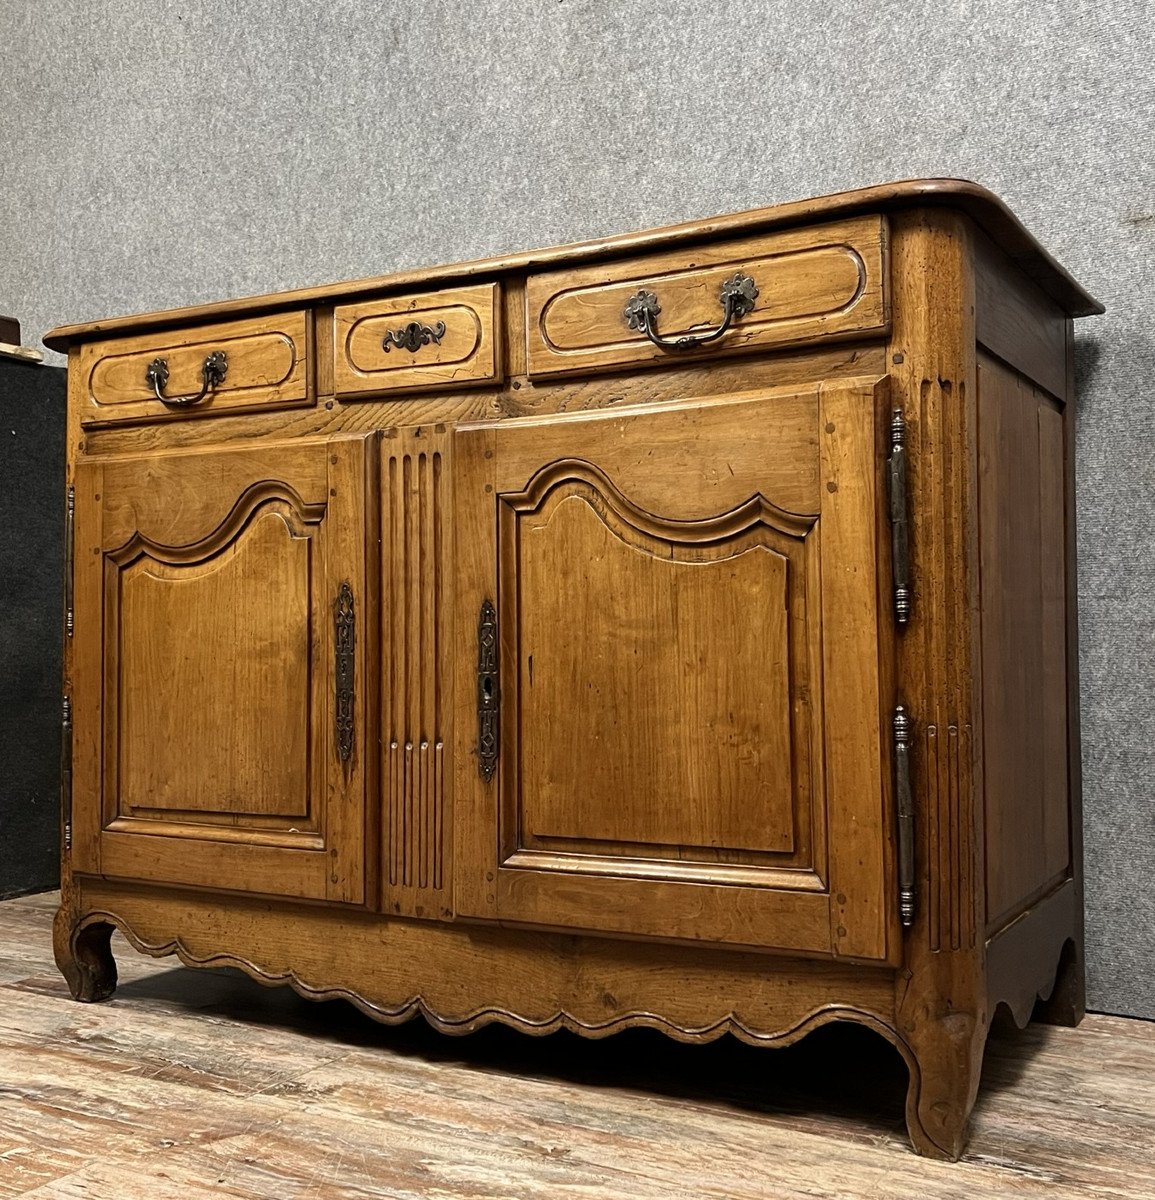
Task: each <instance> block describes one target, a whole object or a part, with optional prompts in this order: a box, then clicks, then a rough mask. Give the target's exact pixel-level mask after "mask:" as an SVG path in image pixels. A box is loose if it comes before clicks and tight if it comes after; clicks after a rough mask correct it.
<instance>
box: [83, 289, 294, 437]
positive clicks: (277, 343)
mask: <svg viewBox="0 0 1155 1200" xmlns="http://www.w3.org/2000/svg"><path fill="white" fill-rule="evenodd" d="M307 320H308V315H307V314H306V313H304V312H295V313H285V314H282V315H280V316H278V317H256V318H250V319H248V320H242V321H230V322H227V323H222V324H219V325H198V326H194V327H192V328H188V329H180V330H174V331H172V332H171V333H149V334H141V335H138V336H136V337H126V338H116V339H111V340H109V341H101V342H89V343H87V344H86V345H84V346H83V347H81V349H80V354H79V360H78V364H77V370H78V371H79V372H80V373H81V376H82V378H83V379H84V380H85V392H86V399H85V401H84V405H83V408H82V409H81V422H82V424H84V425H93V424H108V423H111V422H117V421H149V420H152V421H156V420H160V421H164V420H187V419H188V418H190V417H201V416H208V415H211V414H218V413H226V412H245V411H251V410H253V409H258V408H285V407H288V406H294V405H302V404H310V403H312V398H311V396H310V378H309V371H310V366H311V360H310V358H309V353H308V350H309V346H308V339H307V335H306V322H307ZM217 351H220V352H222V353H223V354H225V355H227V357H228V371H227V374H226V375H225V377H224V379H223V380H222V381H221V382H220V383H219V384H218V385H216V386H215V387H214V388H213V389H212V390H211V391H210V392H209V394H208V395H207V396H206V397H205V398H204V399H203V400H201V401H200V402H199V403H198V404H195V405H192V406H190V407H184V408H172V407H170V406H168V405H166V404H164V403H162V402H161V401H160V400H158V399H157V398H156V395H155V393H154V391H153V388H152V385H151V384H150V383H149V381H148V378H147V371H148V366H149V364H150V363H151V362H152V361H153V359H155V358H163V359H165V361H166V362H167V363H168V368H169V377H168V383H167V384H166V385H165V387H164V389H163V394H164V395H165V396H178V397H179V396H195V395H197V394H198V393H199V392H200V391H201V388H202V384H203V382H204V381H203V377H202V373H201V368H202V366H203V365H204V361H205V358H206V357H207V356H208V355H209V354H213V353H215V352H217Z"/></svg>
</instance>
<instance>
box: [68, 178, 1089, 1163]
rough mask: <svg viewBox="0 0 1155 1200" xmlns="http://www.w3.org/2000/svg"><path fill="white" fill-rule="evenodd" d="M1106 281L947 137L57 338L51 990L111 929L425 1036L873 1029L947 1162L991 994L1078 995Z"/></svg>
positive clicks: (1018, 1014) (1016, 1006)
mask: <svg viewBox="0 0 1155 1200" xmlns="http://www.w3.org/2000/svg"><path fill="white" fill-rule="evenodd" d="M1099 311H1101V309H1100V307H1099V305H1097V304H1096V302H1095V301H1094V300H1093V299H1091V298H1090V297H1089V296H1088V295H1087V294H1086V293H1085V292H1083V291H1082V290H1081V289H1080V288H1079V286H1078V285H1077V284H1076V283H1075V282H1074V281H1073V280H1072V279H1071V278H1070V276H1069V275H1067V274H1066V273H1065V272H1064V271H1063V269H1062V268H1061V267H1060V266H1058V265H1057V264H1056V263H1055V262H1054V261H1053V260H1052V259H1051V258H1049V257H1048V256H1047V254H1046V253H1045V252H1044V251H1043V250H1042V249H1041V248H1040V247H1039V245H1038V244H1037V243H1036V242H1035V241H1033V240H1032V239H1031V237H1030V236H1029V235H1028V234H1027V233H1026V231H1025V230H1024V229H1023V228H1022V226H1021V225H1020V224H1019V223H1018V222H1017V221H1016V219H1015V218H1014V217H1013V216H1012V215H1011V214H1010V213H1009V212H1008V210H1007V209H1006V208H1005V207H1004V206H1003V205H1002V204H1001V202H1000V201H998V200H997V199H996V198H995V197H994V196H992V195H991V194H990V193H988V192H986V191H984V190H983V189H981V188H979V187H976V186H975V185H973V184H969V183H964V182H960V181H952V180H924V181H919V182H911V183H903V184H895V185H891V186H886V187H878V188H871V189H867V190H863V191H857V192H849V193H845V194H842V195H838V196H832V197H826V198H823V199H819V200H813V201H808V202H805V203H800V204H788V205H782V206H779V207H775V208H768V209H762V210H757V211H753V212H746V213H741V214H738V215H735V216H728V217H721V218H718V219H715V220H709V221H700V222H696V223H693V224H688V225H682V226H677V227H674V228H670V229H662V230H655V231H651V232H647V233H641V234H633V235H629V236H623V237H617V238H610V239H606V240H603V241H599V242H592V243H588V244H585V245H580V246H570V247H563V248H559V249H552V250H546V251H539V252H536V253H532V254H525V255H519V256H514V257H509V258H504V259H496V260H491V261H486V262H477V263H469V264H464V265H456V266H449V267H441V268H436V269H431V270H425V271H413V272H407V273H404V274H397V275H392V276H387V277H384V278H378V279H368V280H362V281H359V282H356V283H348V284H342V285H337V286H333V287H324V288H315V289H311V290H306V291H298V292H286V293H281V294H277V295H271V296H263V297H259V298H255V299H247V300H240V301H233V302H228V303H222V304H214V305H207V306H202V307H199V308H190V309H184V310H179V311H171V312H162V313H153V314H149V315H146V316H137V317H129V318H121V319H117V320H112V321H104V322H99V323H92V324H87V325H77V326H70V327H66V328H62V329H58V330H55V331H54V332H53V333H51V334H50V335H49V336H48V337H47V338H46V339H45V341H46V342H47V344H48V345H49V346H51V347H52V348H54V349H57V350H66V351H67V352H68V355H69V418H68V446H69V460H68V461H69V466H68V495H67V513H68V531H69V532H68V537H69V540H70V547H71V549H70V552H69V559H68V563H69V583H68V588H67V600H66V606H67V614H66V630H67V636H66V665H65V693H66V697H67V700H66V705H65V712H66V719H65V728H64V766H65V780H66V783H65V794H64V822H65V824H64V828H65V837H64V851H63V863H64V872H65V883H64V890H63V899H62V905H61V908H60V912H59V917H58V920H57V925H56V934H55V941H56V953H57V959H58V962H59V964H60V968H61V970H62V971H63V973H64V975H65V977H66V979H67V980H68V983H69V986H70V988H71V990H72V992H73V994H74V995H75V996H76V997H77V998H78V999H82V1000H101V999H104V998H106V997H107V996H109V995H110V994H111V992H112V991H113V988H114V987H115V983H116V970H115V966H114V963H113V961H112V957H111V954H110V951H109V939H110V935H111V933H112V932H113V930H114V929H119V930H121V931H122V932H123V934H124V936H125V937H126V938H127V939H128V941H129V942H130V943H131V944H132V945H133V946H134V947H135V948H136V949H138V950H140V951H142V952H144V953H146V954H152V955H166V954H174V953H175V954H177V955H179V957H180V959H181V960H182V961H183V962H185V963H187V964H190V965H195V966H219V965H225V964H231V965H234V966H239V967H241V968H243V969H244V970H245V971H247V972H249V973H250V974H252V975H253V976H255V977H257V978H258V979H260V980H262V981H265V982H284V983H288V984H291V985H292V986H293V987H294V988H296V989H297V990H298V991H299V992H300V993H302V994H303V995H306V996H309V997H315V998H321V997H332V996H343V997H346V998H348V999H349V1000H351V1001H352V1002H353V1003H354V1004H356V1005H357V1006H358V1007H359V1008H361V1009H363V1010H364V1011H365V1012H367V1013H369V1014H371V1015H372V1016H374V1017H377V1018H379V1019H380V1020H382V1021H387V1022H399V1021H404V1020H408V1019H409V1018H411V1017H413V1016H415V1015H418V1014H420V1015H422V1016H423V1017H425V1019H426V1020H427V1021H429V1022H430V1023H431V1024H432V1025H433V1026H434V1027H436V1028H437V1029H440V1030H444V1031H445V1032H447V1033H466V1032H469V1031H470V1030H473V1029H476V1028H478V1027H479V1026H481V1025H484V1024H486V1023H487V1022H490V1021H503V1022H506V1023H508V1024H510V1025H512V1026H514V1027H516V1028H518V1029H521V1030H524V1031H525V1032H527V1033H533V1034H544V1033H549V1032H551V1031H553V1030H557V1029H561V1028H566V1029H570V1030H573V1031H575V1032H577V1033H580V1034H582V1035H585V1036H590V1037H601V1036H604V1035H607V1034H610V1033H613V1032H615V1031H617V1030H620V1029H623V1028H625V1027H627V1026H631V1025H645V1026H650V1027H653V1028H656V1029H660V1030H662V1031H664V1032H665V1033H667V1034H669V1035H670V1036H671V1037H675V1038H678V1039H680V1040H684V1041H707V1040H709V1039H712V1038H716V1037H718V1036H720V1035H721V1034H723V1033H727V1032H729V1033H733V1034H734V1035H735V1036H737V1037H739V1038H741V1039H743V1040H744V1041H747V1042H749V1043H751V1044H752V1045H756V1046H779V1045H784V1044H787V1043H789V1042H792V1041H794V1040H795V1039H797V1038H799V1037H801V1036H802V1035H803V1034H805V1033H806V1032H808V1031H809V1030H811V1029H814V1028H815V1027H817V1026H819V1025H823V1024H825V1023H827V1022H830V1021H856V1022H859V1023H861V1024H863V1025H866V1026H868V1027H869V1028H871V1029H873V1030H875V1031H876V1032H877V1033H879V1034H880V1035H881V1036H883V1037H884V1038H886V1039H888V1040H889V1041H890V1042H891V1043H892V1044H893V1045H894V1046H895V1047H896V1048H897V1050H898V1051H899V1053H900V1054H901V1055H902V1057H903V1058H904V1060H905V1061H906V1064H907V1066H908V1068H909V1072H910V1089H909V1098H908V1103H907V1121H908V1126H909V1130H910V1135H911V1138H912V1140H913V1143H914V1146H915V1148H916V1149H917V1150H918V1151H920V1152H921V1153H924V1154H930V1155H934V1156H940V1157H946V1158H954V1157H957V1156H958V1155H959V1153H960V1151H961V1149H962V1146H963V1143H964V1137H965V1129H966V1123H967V1118H968V1115H969V1113H970V1110H971V1107H972V1104H973V1102H974V1099H975V1092H976V1088H977V1086H978V1079H979V1068H980V1064H981V1060H982V1054H983V1047H984V1044H985V1039H986V1034H987V1030H988V1027H989V1024H990V1022H991V1019H992V1016H993V1015H994V1013H995V1010H996V1008H997V1007H998V1006H1000V1005H1003V1006H1005V1007H1006V1008H1007V1009H1008V1010H1009V1011H1010V1013H1011V1014H1012V1015H1013V1016H1014V1018H1015V1019H1016V1020H1017V1021H1018V1022H1019V1023H1020V1024H1022V1023H1025V1022H1026V1021H1027V1020H1028V1019H1029V1018H1030V1016H1031V1015H1032V1012H1035V1014H1036V1015H1037V1016H1041V1017H1042V1018H1043V1019H1048V1020H1053V1021H1060V1022H1064V1023H1074V1022H1076V1021H1078V1020H1079V1018H1080V1016H1081V1014H1082V1011H1083V954H1082V878H1081V846H1080V785H1079V725H1078V687H1077V675H1076V672H1077V663H1078V659H1077V653H1076V639H1077V632H1076V605H1075V592H1074V580H1075V562H1074V547H1075V540H1074V505H1073V486H1072V460H1073V427H1072V422H1073V407H1074V406H1073V403H1072V401H1073V391H1072V378H1073V376H1072V367H1071V363H1072V353H1071V337H1072V335H1071V328H1072V318H1073V317H1077V316H1083V315H1087V314H1090V313H1094V312H1099ZM847 1070H848V1071H853V1070H854V1066H853V1064H852V1063H848V1064H847ZM768 1086H772V1084H769V1085H768Z"/></svg>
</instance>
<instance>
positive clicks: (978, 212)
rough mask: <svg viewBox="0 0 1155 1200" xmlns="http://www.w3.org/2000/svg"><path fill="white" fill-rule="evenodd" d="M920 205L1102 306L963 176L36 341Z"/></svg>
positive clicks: (1075, 297)
mask: <svg viewBox="0 0 1155 1200" xmlns="http://www.w3.org/2000/svg"><path fill="white" fill-rule="evenodd" d="M927 206H936V207H945V208H956V209H959V210H960V211H962V212H964V213H966V214H967V215H968V216H970V217H971V218H972V219H973V220H974V222H975V223H976V224H977V225H978V226H979V227H980V228H981V229H983V230H984V231H985V232H986V233H987V235H988V236H989V237H991V238H992V239H993V241H994V242H995V243H996V245H998V246H999V248H1000V249H1001V250H1002V251H1003V252H1004V253H1005V254H1006V255H1007V257H1008V258H1010V259H1011V260H1012V261H1013V262H1015V263H1016V264H1017V265H1018V266H1019V268H1020V269H1021V270H1022V271H1023V272H1024V274H1026V275H1028V276H1029V277H1030V278H1031V279H1033V280H1034V281H1035V283H1037V284H1038V285H1039V286H1040V287H1041V288H1042V289H1043V291H1044V292H1046V293H1047V294H1048V295H1049V296H1051V298H1052V299H1054V300H1055V301H1056V302H1057V303H1058V304H1059V305H1061V306H1062V308H1063V309H1064V310H1065V311H1066V312H1067V313H1068V314H1069V315H1070V316H1072V317H1085V316H1091V315H1092V314H1095V313H1101V312H1103V311H1104V309H1103V306H1102V305H1101V304H1100V303H1099V302H1098V301H1097V300H1096V299H1095V298H1094V297H1093V296H1091V295H1090V294H1089V293H1087V292H1086V291H1085V290H1084V289H1083V288H1082V287H1080V285H1079V284H1078V283H1077V282H1076V281H1075V279H1074V278H1073V277H1072V276H1071V275H1070V274H1069V273H1068V272H1067V271H1066V270H1065V269H1064V268H1063V267H1062V266H1060V265H1059V263H1058V262H1056V261H1055V259H1054V258H1052V257H1051V255H1050V254H1048V253H1047V251H1046V250H1044V249H1043V247H1042V246H1041V245H1040V244H1039V242H1038V241H1037V240H1036V239H1035V238H1034V237H1033V236H1032V235H1031V234H1030V233H1029V232H1028V231H1027V229H1026V227H1025V226H1024V225H1023V224H1022V222H1021V221H1020V220H1019V219H1018V218H1017V217H1016V216H1015V215H1014V213H1012V212H1011V210H1010V209H1009V208H1008V207H1007V206H1006V205H1005V204H1004V203H1003V202H1002V200H1000V199H999V198H998V197H997V196H996V195H995V194H994V193H993V192H991V191H989V190H988V189H987V188H984V187H982V186H980V185H979V184H977V183H971V182H970V181H969V180H965V179H913V180H906V181H903V182H899V183H889V184H882V185H879V186H876V187H869V188H859V189H857V190H855V191H850V192H838V193H836V194H834V195H831V196H820V197H817V198H815V199H812V200H798V201H792V202H790V203H788V204H776V205H773V206H772V207H770V208H755V209H749V210H747V211H745V212H740V213H734V214H732V215H729V216H722V217H710V218H706V219H705V220H699V221H688V222H686V223H684V224H681V225H669V226H665V227H663V228H659V229H648V230H645V231H642V232H638V233H626V234H617V235H615V236H613V237H607V238H599V239H597V240H596V241H590V242H579V243H574V244H571V245H566V246H554V247H550V248H549V249H544V250H532V251H529V252H528V253H522V254H511V255H505V256H502V257H498V258H487V259H478V260H476V261H473V262H465V263H454V264H451V265H447V266H438V267H422V268H419V269H416V270H409V271H399V272H396V273H394V274H391V275H380V276H376V277H371V278H367V279H358V280H354V281H351V282H348V283H337V284H328V285H325V286H322V287H312V288H298V289H296V290H294V291H286V292H272V293H269V294H267V295H263V296H251V297H247V298H245V299H240V300H227V301H223V302H219V303H214V304H199V305H194V306H191V307H188V308H176V309H169V310H167V311H163V312H154V313H145V314H141V315H138V316H128V317H114V318H111V319H108V320H102V321H89V322H85V323H83V324H79V325H62V326H60V327H59V328H57V329H53V330H51V331H50V332H49V333H47V334H45V336H44V344H45V345H46V346H49V347H50V348H51V349H53V350H61V351H63V350H67V349H68V348H69V347H70V346H73V345H76V344H77V343H80V342H85V341H91V340H93V339H94V338H98V337H105V336H108V335H118V336H119V335H122V334H125V333H133V332H136V331H138V330H146V329H163V328H166V327H171V326H175V325H184V324H193V323H197V322H202V321H210V320H216V319H218V318H221V317H232V316H239V315H243V314H252V313H258V312H272V311H275V310H277V309H283V308H287V307H290V306H297V305H300V304H314V303H325V302H326V301H333V300H337V299H341V300H346V299H350V298H355V297H357V296H363V295H368V294H370V293H381V292H387V291H396V290H401V289H403V288H409V287H413V286H415V285H423V286H424V285H427V284H431V283H436V284H447V283H456V282H459V281H462V280H467V279H472V278H476V277H478V276H488V277H491V278H492V277H494V276H498V275H501V274H505V273H509V272H515V271H525V270H536V269H539V268H543V267H554V266H558V265H561V264H569V263H575V264H576V263H588V262H596V261H598V260H600V259H608V258H613V257H616V256H618V255H622V254H633V253H637V252H638V251H642V250H650V249H655V248H666V247H673V246H678V245H681V244H684V243H688V242H695V241H701V240H702V239H710V238H714V237H720V236H730V235H734V234H741V233H756V232H763V231H766V230H770V229H781V228H785V227H787V226H792V225H804V224H807V223H809V222H812V221H816V220H827V219H831V218H836V217H848V216H854V215H857V214H861V213H867V212H893V211H896V210H900V209H904V208H920V207H927Z"/></svg>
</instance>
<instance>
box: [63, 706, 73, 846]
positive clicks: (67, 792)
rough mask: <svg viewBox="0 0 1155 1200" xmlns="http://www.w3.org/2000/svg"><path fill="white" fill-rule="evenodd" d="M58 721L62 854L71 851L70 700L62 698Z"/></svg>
mask: <svg viewBox="0 0 1155 1200" xmlns="http://www.w3.org/2000/svg"><path fill="white" fill-rule="evenodd" d="M60 716H61V719H60V813H61V820H62V822H63V825H64V852H65V854H67V853H69V852H70V851H71V850H72V699H71V697H69V696H65V697H64V702H63V704H62V706H61V714H60Z"/></svg>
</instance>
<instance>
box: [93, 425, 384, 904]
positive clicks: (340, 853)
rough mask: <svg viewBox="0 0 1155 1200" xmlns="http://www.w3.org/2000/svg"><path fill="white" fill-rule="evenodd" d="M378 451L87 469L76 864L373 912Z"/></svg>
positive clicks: (240, 452)
mask: <svg viewBox="0 0 1155 1200" xmlns="http://www.w3.org/2000/svg"><path fill="white" fill-rule="evenodd" d="M366 451H367V447H366V442H365V440H364V439H359V438H358V439H338V440H333V441H329V442H315V443H303V444H301V443H298V444H294V445H284V446H262V447H260V448H255V447H253V448H245V449H237V450H232V449H228V450H195V451H191V452H181V453H175V454H171V455H167V456H164V457H160V456H153V457H149V458H118V459H110V460H108V461H106V462H103V463H86V464H84V465H82V466H81V467H80V468H79V470H78V471H77V475H76V551H75V572H76V574H75V593H76V599H75V602H76V620H75V662H74V678H73V708H74V778H73V822H74V846H73V863H74V866H75V868H76V869H77V870H80V871H89V872H94V873H100V874H103V875H106V876H115V877H119V878H129V879H146V880H157V881H164V882H168V883H182V884H195V885H201V886H206V887H213V888H228V889H236V890H240V891H247V892H257V893H268V894H275V895H287V896H302V897H314V898H318V899H328V900H338V901H346V902H351V903H361V902H363V901H364V898H365V845H366V839H365V816H366V813H365V764H366V762H367V761H368V760H370V759H371V758H372V755H367V754H366V753H365V734H366V729H367V720H366V719H367V713H366V696H367V694H368V691H369V689H368V688H367V686H366V674H365V667H366V662H367V661H369V660H368V659H367V657H366V651H367V642H368V641H369V638H368V637H367V636H366V635H367V634H368V633H369V631H370V627H371V625H372V622H370V621H367V620H366V619H365V618H366V616H367V615H369V614H370V613H371V612H372V597H371V596H367V594H366V586H367V583H368V581H369V580H371V579H372V572H371V571H370V570H369V564H368V562H367V558H368V548H369V546H370V545H375V538H374V539H372V540H370V539H369V538H368V537H367V520H369V516H368V514H369V513H370V507H369V504H368V501H369V499H370V491H371V483H370V475H369V472H370V471H371V470H372V463H371V460H370V456H369V455H368V454H367V452H366Z"/></svg>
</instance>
